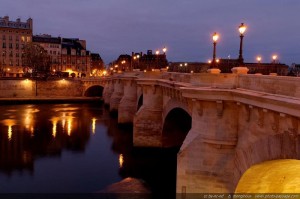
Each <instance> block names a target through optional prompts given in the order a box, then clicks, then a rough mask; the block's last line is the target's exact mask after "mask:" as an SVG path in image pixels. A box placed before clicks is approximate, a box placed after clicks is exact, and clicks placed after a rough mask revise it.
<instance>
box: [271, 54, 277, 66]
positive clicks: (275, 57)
mask: <svg viewBox="0 0 300 199" xmlns="http://www.w3.org/2000/svg"><path fill="white" fill-rule="evenodd" d="M272 60H273V63H274V64H276V60H277V55H273V56H272Z"/></svg>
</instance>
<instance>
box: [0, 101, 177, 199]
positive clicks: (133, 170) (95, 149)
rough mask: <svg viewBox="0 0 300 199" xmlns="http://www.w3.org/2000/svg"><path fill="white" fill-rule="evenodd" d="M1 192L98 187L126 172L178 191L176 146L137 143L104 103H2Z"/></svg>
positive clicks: (171, 193)
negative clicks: (158, 147)
mask: <svg viewBox="0 0 300 199" xmlns="http://www.w3.org/2000/svg"><path fill="white" fill-rule="evenodd" d="M0 112H1V115H0V185H1V186H0V193H1V194H3V193H74V194H76V193H97V192H99V191H101V190H104V189H106V188H107V187H108V186H110V185H111V184H113V183H117V182H120V181H122V180H123V179H125V178H127V177H132V178H136V179H140V180H141V181H142V182H145V184H146V185H147V187H149V189H150V190H151V192H152V193H153V194H154V195H156V194H162V193H164V194H165V195H166V196H167V197H168V198H173V197H175V186H176V151H177V150H178V149H168V150H166V149H165V150H163V149H149V148H135V147H133V145H132V128H130V127H129V128H128V127H119V126H118V125H117V121H116V118H112V117H111V116H110V115H109V112H108V110H106V109H105V108H104V107H103V106H102V105H100V104H96V103H90V104H25V105H24V104H23V105H2V106H0Z"/></svg>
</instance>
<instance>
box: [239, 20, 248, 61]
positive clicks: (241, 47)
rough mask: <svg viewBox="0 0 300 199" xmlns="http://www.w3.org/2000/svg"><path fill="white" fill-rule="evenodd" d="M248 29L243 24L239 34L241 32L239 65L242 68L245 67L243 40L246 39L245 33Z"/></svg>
mask: <svg viewBox="0 0 300 199" xmlns="http://www.w3.org/2000/svg"><path fill="white" fill-rule="evenodd" d="M246 29H247V27H246V26H245V25H244V23H241V25H240V26H239V32H240V38H241V41H240V52H239V59H238V62H239V65H240V66H242V65H244V58H243V38H244V33H245V31H246Z"/></svg>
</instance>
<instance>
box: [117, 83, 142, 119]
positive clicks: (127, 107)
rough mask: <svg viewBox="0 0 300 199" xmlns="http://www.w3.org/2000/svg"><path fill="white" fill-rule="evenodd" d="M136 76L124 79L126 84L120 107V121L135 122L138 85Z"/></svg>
mask: <svg viewBox="0 0 300 199" xmlns="http://www.w3.org/2000/svg"><path fill="white" fill-rule="evenodd" d="M135 79H136V78H129V77H127V78H126V79H122V82H123V85H124V95H123V97H122V99H121V101H120V104H119V108H118V123H119V124H129V123H131V124H132V123H133V117H134V115H135V113H136V109H137V85H136V81H135Z"/></svg>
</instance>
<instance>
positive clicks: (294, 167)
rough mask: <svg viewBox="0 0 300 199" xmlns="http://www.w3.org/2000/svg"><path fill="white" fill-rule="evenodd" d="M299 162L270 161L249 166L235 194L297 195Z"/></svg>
mask: <svg viewBox="0 0 300 199" xmlns="http://www.w3.org/2000/svg"><path fill="white" fill-rule="evenodd" d="M299 171H300V160H294V159H283V160H272V161H266V162H263V163H259V164H256V165H253V166H251V167H250V168H249V169H248V170H247V171H246V172H245V173H244V174H243V176H242V177H241V179H240V181H239V183H238V185H237V188H236V189H235V192H236V193H299V192H300V187H299V186H298V185H299V183H300V172H299Z"/></svg>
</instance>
